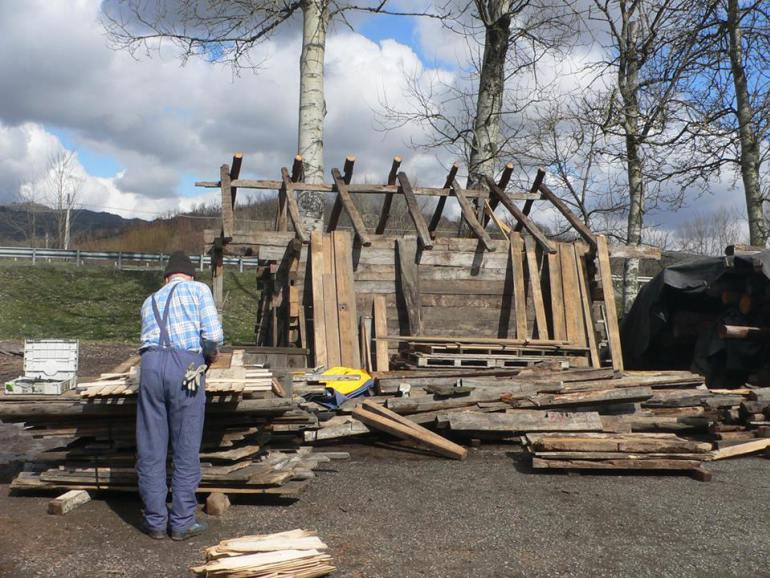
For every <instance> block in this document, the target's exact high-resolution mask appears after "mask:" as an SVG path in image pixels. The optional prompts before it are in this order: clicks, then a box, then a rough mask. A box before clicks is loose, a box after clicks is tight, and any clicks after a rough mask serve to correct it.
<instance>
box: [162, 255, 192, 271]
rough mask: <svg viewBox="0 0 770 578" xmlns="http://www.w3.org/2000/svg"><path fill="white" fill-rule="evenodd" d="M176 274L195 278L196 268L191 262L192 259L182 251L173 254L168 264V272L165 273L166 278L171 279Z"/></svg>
mask: <svg viewBox="0 0 770 578" xmlns="http://www.w3.org/2000/svg"><path fill="white" fill-rule="evenodd" d="M174 273H184V274H185V275H189V276H190V277H195V267H194V266H193V264H192V261H190V258H189V257H188V256H187V255H185V254H184V253H183V252H182V251H176V252H175V253H171V256H170V257H169V258H168V263H167V264H166V270H165V271H163V276H164V277H169V276H171V275H173V274H174Z"/></svg>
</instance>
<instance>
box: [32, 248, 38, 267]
mask: <svg viewBox="0 0 770 578" xmlns="http://www.w3.org/2000/svg"><path fill="white" fill-rule="evenodd" d="M36 261H37V251H35V248H34V247H32V264H33V265H34V264H35V263H36Z"/></svg>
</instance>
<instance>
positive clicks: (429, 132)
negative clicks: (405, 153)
mask: <svg viewBox="0 0 770 578" xmlns="http://www.w3.org/2000/svg"><path fill="white" fill-rule="evenodd" d="M461 6H462V9H461V10H459V11H458V12H456V14H455V15H454V17H452V18H446V19H445V20H444V24H445V26H446V27H447V28H448V29H449V30H451V31H453V32H455V33H457V34H459V35H461V36H462V37H463V38H464V39H465V41H466V43H467V46H468V51H469V54H470V59H471V63H472V66H473V69H472V70H471V71H470V72H469V73H468V74H467V75H466V76H465V77H464V78H462V79H461V81H459V82H455V83H447V82H446V81H445V80H444V79H443V78H442V76H441V75H436V76H435V77H434V78H432V79H427V80H426V79H424V78H420V77H418V76H412V77H409V78H407V92H408V96H409V102H410V104H409V105H408V108H404V107H396V106H394V105H391V104H390V103H389V102H387V101H385V102H383V111H382V114H381V115H380V120H381V124H382V128H384V129H386V130H391V129H393V128H398V127H401V126H405V125H408V124H412V123H419V124H420V125H422V126H423V127H425V129H426V133H425V134H426V137H425V138H424V139H421V140H416V141H413V142H412V143H410V144H411V145H412V146H413V147H415V148H421V149H443V150H447V151H449V152H450V153H451V154H453V155H454V156H456V157H459V158H463V159H465V161H466V163H467V165H468V167H469V169H468V181H467V185H466V186H467V187H468V188H477V187H486V182H485V179H484V177H490V178H492V177H494V175H495V172H496V170H497V168H498V164H499V162H500V160H501V159H500V156H501V151H503V150H507V151H510V150H511V148H513V147H511V142H512V141H513V140H514V139H515V138H516V136H517V135H518V134H519V133H520V131H521V130H522V125H523V123H524V121H525V119H524V118H523V116H522V111H523V110H525V109H526V108H527V107H528V106H530V105H532V104H533V103H535V102H537V99H538V98H539V97H538V95H537V93H538V91H539V90H541V89H542V85H541V84H539V83H537V82H536V81H537V79H538V77H537V75H536V74H535V72H534V71H535V69H536V66H537V64H538V62H539V61H540V60H541V59H542V58H543V57H544V56H545V55H546V54H548V53H550V52H552V51H555V50H557V49H558V48H559V47H560V46H561V45H562V42H563V40H564V38H565V37H566V36H567V35H568V34H569V33H570V32H571V31H573V30H574V26H570V23H569V21H568V19H567V18H566V16H567V15H569V14H572V9H571V3H570V2H553V1H550V0H473V1H472V2H463V3H462V4H461ZM524 73H526V74H527V78H526V81H522V82H521V83H520V84H519V85H516V86H512V85H513V84H514V83H512V82H510V81H511V79H513V78H516V79H519V78H521V77H522V76H523V75H524ZM533 79H534V81H535V82H533Z"/></svg>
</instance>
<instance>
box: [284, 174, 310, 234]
mask: <svg viewBox="0 0 770 578" xmlns="http://www.w3.org/2000/svg"><path fill="white" fill-rule="evenodd" d="M281 178H282V179H283V183H282V188H281V192H282V193H283V195H284V196H285V198H286V203H287V206H288V209H289V216H290V217H291V222H292V224H293V225H294V232H295V233H296V234H297V238H298V239H299V240H300V241H302V242H303V243H307V242H308V241H309V239H308V236H307V233H306V232H305V227H304V225H303V224H302V218H301V217H300V214H299V205H298V204H297V193H295V192H294V189H293V188H292V186H293V183H292V182H291V178H290V177H289V170H288V169H287V168H286V167H282V168H281Z"/></svg>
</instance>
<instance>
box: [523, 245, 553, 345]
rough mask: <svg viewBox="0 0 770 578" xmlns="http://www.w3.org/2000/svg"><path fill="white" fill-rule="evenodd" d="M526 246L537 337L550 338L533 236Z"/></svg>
mask: <svg viewBox="0 0 770 578" xmlns="http://www.w3.org/2000/svg"><path fill="white" fill-rule="evenodd" d="M524 246H525V250H526V254H527V274H528V276H529V289H530V291H529V294H530V296H531V299H532V304H533V306H534V308H535V323H536V327H537V337H538V338H539V339H548V322H547V321H546V317H545V305H544V304H543V290H542V286H541V283H540V266H539V264H538V262H537V253H536V251H535V244H534V242H533V240H532V238H531V237H527V238H526V239H525V240H524Z"/></svg>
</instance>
